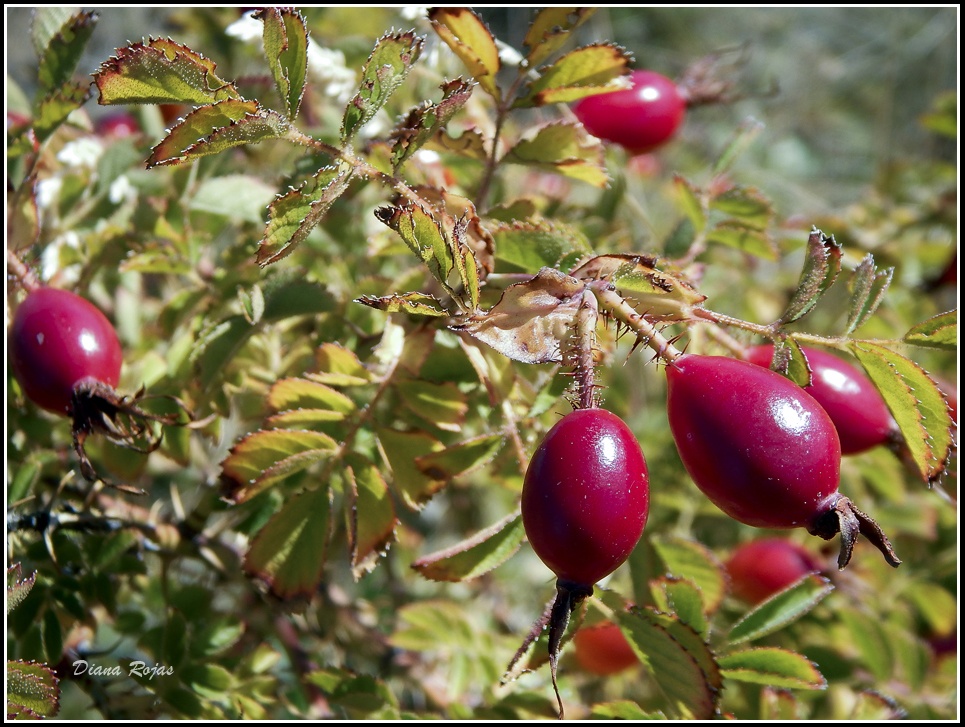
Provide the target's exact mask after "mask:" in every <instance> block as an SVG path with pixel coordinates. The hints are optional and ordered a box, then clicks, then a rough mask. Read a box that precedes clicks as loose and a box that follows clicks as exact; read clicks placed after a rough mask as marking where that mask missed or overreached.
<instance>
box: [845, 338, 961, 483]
mask: <svg viewBox="0 0 965 727" xmlns="http://www.w3.org/2000/svg"><path fill="white" fill-rule="evenodd" d="M851 351H852V353H854V355H855V357H856V358H857V359H858V361H859V362H860V363H861V365H862V366H863V367H864V370H865V371H866V372H867V374H868V376H869V377H870V378H871V381H872V382H873V383H874V385H875V387H876V388H877V389H878V391H879V393H880V394H881V396H882V397H883V398H884V400H885V403H886V404H887V405H888V408H889V409H890V410H891V414H892V416H893V417H894V418H895V421H896V422H897V424H898V428H899V429H900V430H901V435H902V438H903V439H904V444H905V446H906V447H907V449H908V452H909V453H910V455H911V458H912V461H913V462H914V463H915V466H916V467H917V468H918V471H919V473H920V474H921V477H922V479H923V480H924V481H925V482H927V483H929V484H932V483H935V482H937V481H938V480H939V479H940V478H941V476H942V475H943V474H944V472H945V467H946V465H947V464H948V460H949V459H950V458H951V455H952V451H953V449H954V446H955V437H954V425H955V422H953V421H952V416H951V413H950V412H949V410H948V403H947V402H946V400H945V397H944V395H943V394H942V392H941V389H939V387H938V385H937V384H936V383H935V382H934V381H933V380H932V379H931V377H930V376H928V374H927V373H926V372H925V370H924V369H923V368H922V367H921V366H919V365H918V364H916V363H915V362H914V361H911V360H910V359H908V358H905V357H904V356H902V355H901V354H899V353H895V352H894V351H892V350H890V349H888V348H885V347H884V346H881V345H879V344H876V343H871V342H868V341H853V342H852V343H851Z"/></svg>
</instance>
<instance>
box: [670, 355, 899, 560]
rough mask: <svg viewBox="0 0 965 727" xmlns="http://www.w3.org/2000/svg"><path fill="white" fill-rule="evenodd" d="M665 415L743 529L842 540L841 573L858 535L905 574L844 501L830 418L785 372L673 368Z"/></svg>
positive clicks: (694, 472)
mask: <svg viewBox="0 0 965 727" xmlns="http://www.w3.org/2000/svg"><path fill="white" fill-rule="evenodd" d="M667 386H668V393H667V414H668V418H669V422H670V430H671V433H672V434H673V438H674V442H675V444H676V445H677V451H678V452H679V454H680V459H681V460H682V461H683V464H684V466H685V467H686V468H687V471H688V472H689V473H690V476H691V478H692V479H693V481H694V483H695V484H696V485H697V487H698V488H700V490H701V491H702V492H703V493H704V494H705V495H707V497H709V498H710V500H711V501H712V502H713V503H714V504H715V505H717V507H719V508H720V509H721V510H723V511H724V512H725V513H727V514H728V515H730V516H731V517H732V518H734V519H735V520H739V521H740V522H742V523H746V524H748V525H753V526H755V527H762V528H795V527H805V528H807V530H808V532H810V533H811V534H813V535H818V536H820V537H822V538H825V539H826V540H828V539H830V538H832V537H834V535H835V534H836V533H837V532H840V533H841V535H842V537H841V553H840V555H839V557H838V565H839V567H841V568H843V567H844V566H845V565H847V563H848V561H849V560H850V559H851V553H852V550H853V548H854V543H855V540H856V539H857V535H858V533H859V532H861V533H862V534H864V535H865V536H866V537H868V538H869V539H870V540H871V541H872V543H874V545H875V546H876V547H877V548H878V549H879V550H881V552H882V553H883V554H884V555H885V558H886V560H888V562H889V563H890V564H891V565H893V566H897V565H898V564H899V563H901V561H900V560H899V559H898V557H897V556H896V555H895V554H894V551H893V550H892V548H891V544H890V543H889V542H888V539H887V538H886V537H885V535H884V533H883V532H881V529H880V528H879V527H878V525H877V523H875V522H874V520H872V519H871V518H870V517H868V516H867V515H865V514H864V513H863V512H861V511H860V510H858V509H857V508H856V507H854V505H853V503H852V502H851V501H850V500H849V499H848V498H846V497H844V496H843V495H841V494H840V493H839V492H838V480H839V475H840V466H841V444H840V442H839V440H838V434H837V432H836V431H835V428H834V423H833V422H832V421H831V417H830V416H828V413H827V412H826V411H825V410H824V409H823V408H822V406H821V405H820V404H818V402H817V400H815V399H814V397H812V396H811V395H810V394H808V393H807V392H805V391H804V390H803V389H802V388H801V387H800V386H797V385H796V384H794V383H793V382H791V381H790V380H789V379H786V378H784V377H783V376H781V375H780V374H778V373H775V372H774V371H771V370H770V369H767V368H764V367H763V366H758V365H756V364H752V363H750V362H749V361H741V360H737V359H733V358H726V357H721V356H696V355H684V356H680V357H679V358H677V359H675V360H674V361H673V362H672V363H670V364H668V365H667Z"/></svg>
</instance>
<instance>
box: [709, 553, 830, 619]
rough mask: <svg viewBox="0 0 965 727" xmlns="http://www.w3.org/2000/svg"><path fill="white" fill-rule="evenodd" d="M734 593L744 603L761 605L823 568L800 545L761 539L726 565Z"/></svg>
mask: <svg viewBox="0 0 965 727" xmlns="http://www.w3.org/2000/svg"><path fill="white" fill-rule="evenodd" d="M724 567H725V569H726V570H727V575H728V577H729V578H730V585H731V591H732V592H733V594H734V595H735V596H737V597H738V598H739V599H741V600H742V601H747V602H748V603H760V602H761V601H763V600H765V599H767V598H770V597H771V596H773V595H774V594H775V593H777V592H778V591H783V590H784V589H785V588H787V587H788V586H790V585H791V584H792V583H794V582H796V581H798V580H800V579H801V578H803V577H804V576H806V575H807V574H809V573H816V572H818V571H820V570H821V564H820V563H819V562H818V560H817V558H815V557H814V556H813V555H811V553H810V552H809V551H807V550H805V549H804V548H802V547H801V546H800V545H797V544H796V543H792V542H790V541H789V540H784V539H783V538H761V539H760V540H752V541H750V542H748V543H744V544H743V545H740V546H738V547H737V548H736V549H735V550H734V552H733V553H731V556H730V558H728V560H727V562H726V563H724Z"/></svg>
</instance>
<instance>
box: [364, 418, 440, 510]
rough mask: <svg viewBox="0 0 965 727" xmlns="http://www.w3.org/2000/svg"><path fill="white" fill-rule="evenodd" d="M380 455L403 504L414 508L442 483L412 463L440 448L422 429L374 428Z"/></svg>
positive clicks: (426, 499) (425, 500) (420, 505)
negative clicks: (406, 430) (390, 471)
mask: <svg viewBox="0 0 965 727" xmlns="http://www.w3.org/2000/svg"><path fill="white" fill-rule="evenodd" d="M376 434H377V436H378V441H379V450H380V452H381V454H382V458H383V459H384V460H385V462H386V463H387V464H388V465H389V468H390V469H391V470H392V485H393V487H394V488H395V490H396V491H397V492H398V493H399V494H400V495H401V497H402V499H403V500H404V501H405V503H406V505H407V506H409V507H410V508H412V509H414V510H417V509H419V508H420V507H422V506H423V505H425V503H426V502H428V501H429V499H430V498H431V497H432V496H433V495H434V494H435V493H436V492H438V491H439V490H440V489H442V487H443V486H444V485H445V484H446V483H445V480H439V479H433V478H432V477H429V476H428V475H426V474H425V473H424V472H422V471H421V470H420V469H419V468H418V467H417V466H416V459H417V458H418V457H420V456H422V455H426V454H429V453H430V452H437V451H439V450H440V449H442V448H443V445H442V443H441V442H440V441H439V440H437V439H435V438H434V437H432V436H430V435H429V434H426V433H424V432H401V431H398V430H395V429H379V430H378V431H377V433H376Z"/></svg>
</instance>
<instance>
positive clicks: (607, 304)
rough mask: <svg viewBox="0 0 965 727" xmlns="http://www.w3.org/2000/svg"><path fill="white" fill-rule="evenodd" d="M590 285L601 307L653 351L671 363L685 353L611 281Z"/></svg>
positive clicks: (595, 282)
mask: <svg viewBox="0 0 965 727" xmlns="http://www.w3.org/2000/svg"><path fill="white" fill-rule="evenodd" d="M589 287H590V288H591V289H592V291H593V293H594V295H595V296H596V298H597V300H598V301H599V303H600V307H601V308H602V309H603V310H604V311H606V312H607V313H608V314H609V315H611V316H613V317H614V318H615V319H616V320H617V321H619V322H620V323H622V324H623V325H625V326H626V327H627V328H629V329H630V330H631V331H633V332H634V333H636V334H637V340H639V341H642V342H643V343H645V344H646V345H647V346H649V347H650V348H651V349H653V352H654V353H656V354H657V356H659V357H660V358H661V359H662V360H663V361H665V362H666V363H668V364H670V363H673V362H674V361H676V360H677V359H678V358H680V357H681V356H682V355H683V354H682V353H681V352H680V351H678V350H677V349H676V348H675V347H674V345H673V343H671V342H670V341H668V340H667V339H666V338H665V337H664V335H663V334H662V333H660V331H658V330H657V329H656V327H654V325H653V324H652V323H651V322H650V321H648V320H647V319H646V317H645V316H643V315H641V314H640V313H637V311H635V310H634V309H633V306H631V305H630V304H629V303H627V301H626V300H625V299H624V298H623V297H622V296H621V295H620V294H619V293H617V292H616V291H615V290H613V289H612V287H610V285H609V283H607V282H606V281H594V282H593V283H591V284H590V286H589Z"/></svg>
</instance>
